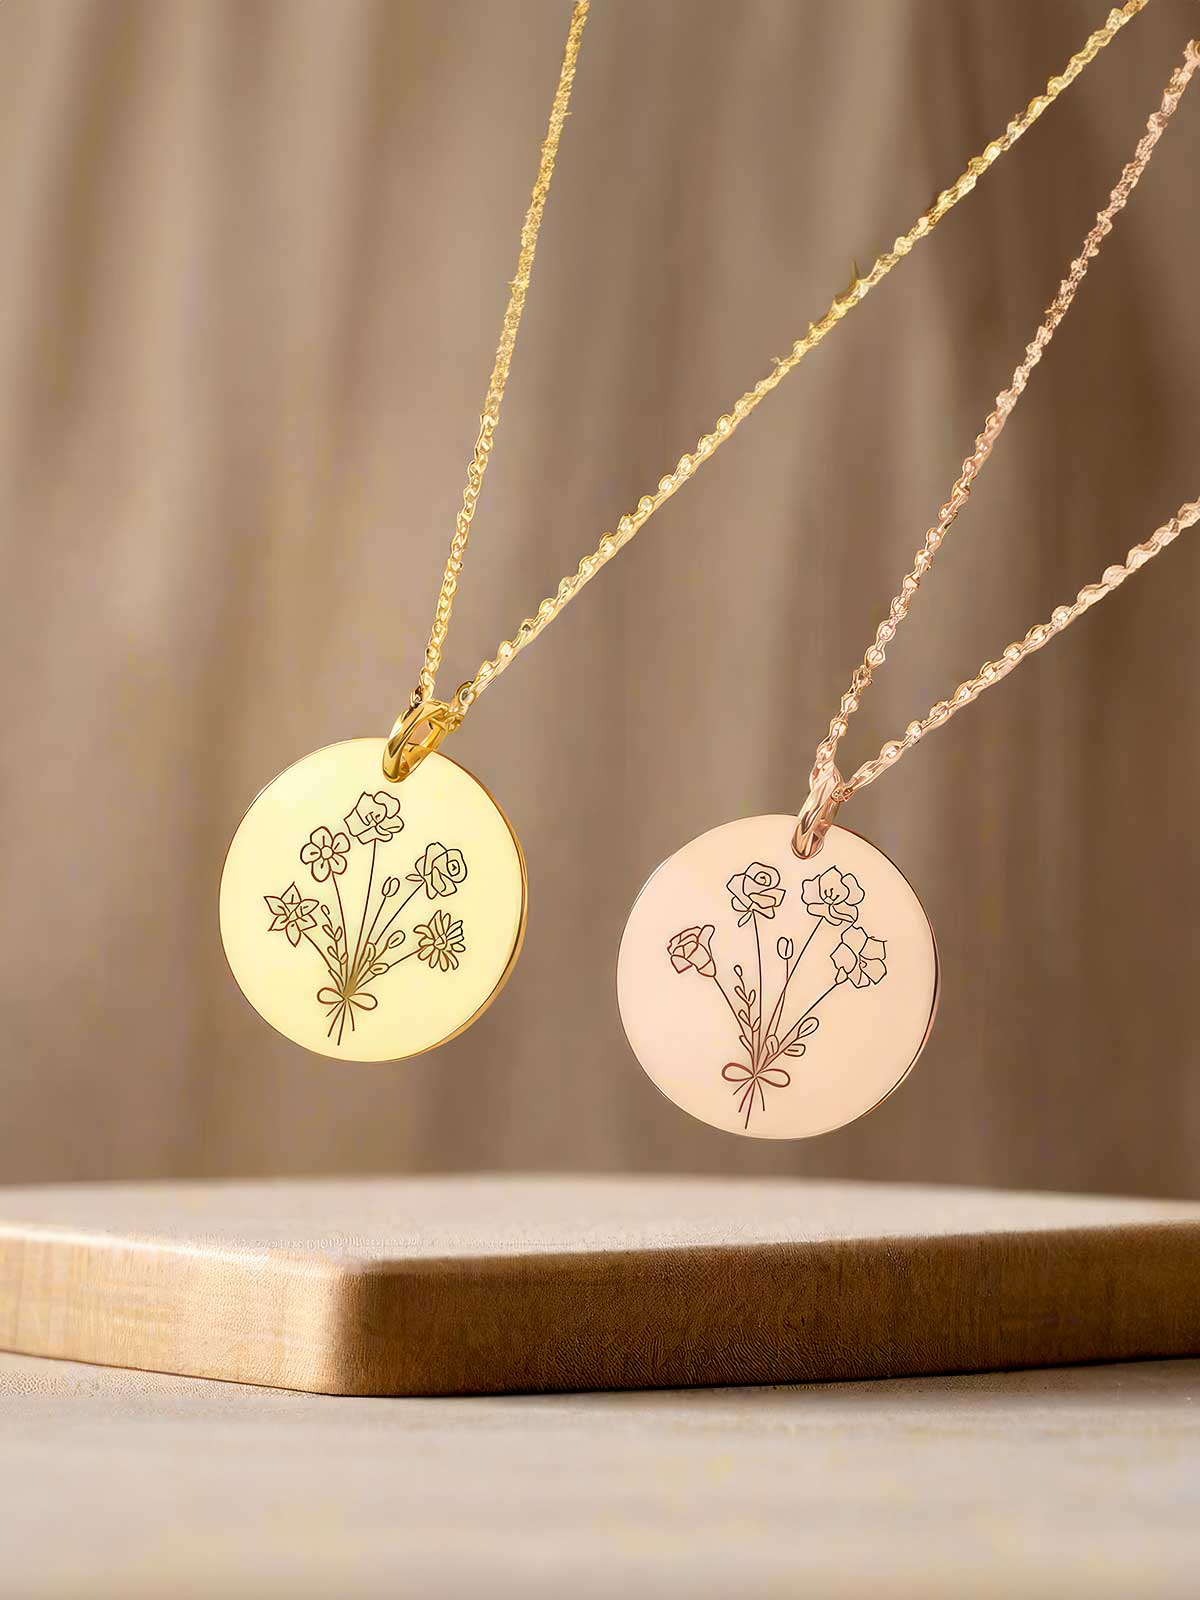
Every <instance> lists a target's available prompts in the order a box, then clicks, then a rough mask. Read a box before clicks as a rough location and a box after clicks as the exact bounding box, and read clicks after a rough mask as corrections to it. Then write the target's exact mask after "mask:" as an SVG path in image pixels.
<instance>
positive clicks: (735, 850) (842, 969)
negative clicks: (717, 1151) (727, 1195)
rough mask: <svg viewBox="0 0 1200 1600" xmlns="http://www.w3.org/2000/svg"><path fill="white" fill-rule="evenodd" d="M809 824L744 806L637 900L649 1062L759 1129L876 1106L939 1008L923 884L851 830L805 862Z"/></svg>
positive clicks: (714, 1116)
mask: <svg viewBox="0 0 1200 1600" xmlns="http://www.w3.org/2000/svg"><path fill="white" fill-rule="evenodd" d="M795 827H796V819H795V817H791V816H780V817H746V818H743V819H742V820H741V821H738V822H728V823H726V824H725V825H724V826H723V827H720V828H714V829H713V830H712V832H711V833H705V834H702V835H701V837H700V838H698V839H693V840H692V842H691V844H688V845H685V846H684V848H683V849H682V850H680V851H678V852H677V853H676V854H675V855H673V856H672V857H671V858H670V860H668V861H665V862H664V863H663V865H662V866H661V867H659V869H658V871H657V872H656V873H655V874H654V875H653V877H651V879H650V880H649V882H648V883H647V884H646V886H645V888H644V889H643V890H642V892H641V894H640V895H639V896H638V898H637V901H636V903H635V905H634V907H633V910H632V912H631V913H630V916H629V921H628V923H627V924H626V928H625V934H624V937H623V938H622V940H621V950H620V955H619V956H618V958H617V999H618V1003H619V1005H620V1008H621V1021H622V1023H623V1024H624V1027H625V1033H626V1035H627V1037H628V1039H629V1043H630V1045H631V1046H632V1047H633V1051H634V1054H635V1055H636V1056H637V1058H638V1060H639V1061H640V1062H641V1064H642V1066H643V1068H644V1069H645V1071H646V1073H647V1075H648V1076H649V1077H650V1078H652V1079H653V1081H654V1082H655V1083H656V1084H657V1085H658V1087H659V1088H660V1089H661V1090H662V1092H663V1093H664V1094H665V1095H666V1096H667V1098H668V1099H670V1100H673V1101H674V1102H675V1104H676V1105H677V1106H680V1107H682V1109H683V1110H684V1111H687V1112H690V1113H691V1115H692V1116H694V1117H699V1118H700V1120H701V1121H702V1122H708V1123H711V1124H712V1126H713V1127H714V1128H724V1129H726V1130H727V1131H728V1132H730V1133H741V1134H748V1135H750V1136H751V1137H753V1138H758V1139H804V1138H808V1137H809V1136H811V1135H813V1134H818V1133H828V1132H830V1131H831V1130H832V1129H834V1128H840V1127H841V1126H842V1125H843V1124H844V1123H847V1122H852V1121H853V1120H854V1119H855V1118H856V1117H861V1116H862V1115H863V1114H864V1113H865V1112H867V1111H871V1110H872V1109H873V1108H874V1107H875V1106H877V1105H878V1104H879V1103H880V1101H881V1100H883V1099H885V1098H886V1097H887V1096H888V1095H889V1094H890V1093H891V1092H892V1090H893V1089H894V1088H896V1086H897V1085H898V1084H899V1083H900V1082H901V1081H902V1080H903V1079H904V1078H905V1077H906V1076H907V1074H908V1072H909V1070H910V1068H911V1067H912V1066H913V1064H914V1062H915V1061H916V1059H917V1057H918V1056H919V1055H920V1054H921V1051H922V1049H923V1048H924V1045H925V1040H926V1039H927V1038H928V1037H929V1030H930V1028H931V1027H932V1026H933V1017H934V1012H935V1010H936V1008H937V992H938V959H937V945H936V944H935V942H934V937H933V929H932V928H931V927H930V925H929V919H928V918H927V917H926V915H925V912H924V910H923V909H922V906H921V902H920V901H919V900H918V899H917V897H916V895H915V894H914V892H913V890H912V887H911V886H910V884H909V882H908V880H907V879H906V878H905V877H904V876H903V874H902V873H900V872H899V871H898V870H897V868H896V867H894V866H893V865H892V863H891V862H890V861H889V860H888V858H887V857H886V856H885V855H884V854H883V853H882V852H881V851H879V850H877V849H876V848H875V846H874V845H872V844H868V843H867V841H866V840H865V839H860V838H859V836H858V835H857V834H856V833H850V832H849V831H848V830H847V829H845V828H838V827H833V828H830V830H829V832H828V833H827V834H826V835H825V841H824V843H823V845H822V847H821V849H820V850H819V851H818V853H817V854H816V855H815V856H813V857H812V858H811V859H810V860H808V861H801V860H800V858H799V857H798V856H797V855H796V854H795V853H794V852H793V850H792V844H791V841H792V835H793V833H794V831H795Z"/></svg>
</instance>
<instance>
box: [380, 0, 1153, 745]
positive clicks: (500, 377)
mask: <svg viewBox="0 0 1200 1600" xmlns="http://www.w3.org/2000/svg"><path fill="white" fill-rule="evenodd" d="M1146 4H1147V0H1125V3H1124V4H1123V5H1120V6H1118V7H1116V8H1115V9H1113V10H1111V11H1110V12H1109V14H1108V17H1107V20H1106V21H1105V23H1104V25H1103V27H1101V28H1098V29H1097V30H1096V31H1095V32H1094V33H1093V34H1091V35H1090V37H1089V38H1088V39H1087V40H1086V41H1085V42H1084V44H1083V46H1082V47H1081V48H1080V49H1079V50H1078V51H1076V53H1075V54H1074V55H1073V56H1072V57H1071V59H1070V60H1069V61H1068V62H1067V64H1066V66H1065V67H1064V68H1063V70H1062V71H1061V72H1060V73H1058V74H1057V75H1056V76H1055V77H1052V78H1051V79H1050V80H1049V82H1048V83H1047V84H1046V88H1045V90H1044V92H1043V93H1041V94H1039V95H1036V96H1035V97H1034V98H1033V99H1032V100H1031V101H1030V102H1029V104H1028V105H1027V106H1026V108H1025V110H1024V111H1023V112H1021V114H1020V115H1019V116H1016V117H1014V118H1013V119H1012V121H1010V122H1009V124H1008V126H1007V127H1006V128H1005V130H1004V132H1003V133H1002V134H1000V135H999V137H997V138H995V139H993V140H992V141H991V143H990V144H988V145H987V146H986V147H985V148H984V150H983V151H982V152H981V154H979V155H977V156H973V157H972V159H971V160H970V161H969V162H968V163H967V166H966V169H965V170H964V171H963V172H962V173H961V174H960V175H959V177H957V178H956V179H955V180H954V182H953V183H952V184H951V185H950V186H949V188H947V189H943V190H942V192H941V193H940V194H939V195H938V197H937V199H936V200H935V201H934V203H933V205H932V206H930V208H929V209H928V210H927V211H925V212H923V213H922V215H921V216H919V217H918V218H917V220H916V222H915V223H914V224H913V225H912V227H911V228H910V229H909V230H908V232H907V233H905V234H903V235H901V237H900V238H898V239H897V240H896V241H895V243H894V244H893V246H892V248H891V250H887V251H884V252H883V254H881V255H880V256H879V258H878V259H877V260H876V261H875V263H874V265H873V266H872V267H871V269H870V271H869V272H867V273H866V274H865V275H863V276H859V275H858V274H857V273H856V274H855V276H854V277H853V278H852V280H851V282H850V284H849V285H848V287H847V288H846V289H844V290H843V291H842V293H841V294H839V295H835V297H834V299H833V300H832V302H831V303H830V305H829V308H828V309H827V310H826V312H825V314H824V315H823V316H822V317H821V318H820V319H819V320H818V321H817V322H812V323H810V324H809V326H808V331H807V333H805V335H804V336H803V337H802V338H800V339H797V340H796V341H795V342H794V344H793V345H792V347H791V350H790V351H789V353H788V354H787V355H786V356H784V357H782V358H780V357H777V358H776V359H775V361H774V363H773V365H772V370H771V371H770V372H769V373H768V374H766V376H764V377H762V378H760V379H759V381H758V382H757V383H756V384H755V385H754V387H753V388H752V389H750V390H748V391H747V392H746V393H745V394H743V395H742V397H741V398H740V399H739V400H738V401H737V402H736V404H735V405H734V407H733V409H732V411H730V412H728V413H726V414H725V415H723V416H721V417H719V418H718V419H717V422H716V424H715V426H714V428H713V430H712V432H711V433H707V434H705V435H704V437H703V438H702V439H700V441H699V442H698V443H697V445H696V448H695V450H694V451H693V452H692V454H690V455H684V456H681V457H680V459H679V461H678V463H677V464H676V466H675V468H674V470H673V471H672V472H669V473H668V474H667V475H666V476H665V477H663V478H660V479H659V483H658V488H657V490H656V491H655V492H654V493H653V494H648V495H643V496H642V498H641V499H640V500H639V501H638V504H637V508H636V510H634V511H631V512H630V513H629V514H628V515H626V516H623V517H621V518H620V520H619V521H618V523H617V526H616V530H615V531H614V532H611V533H606V534H605V535H604V536H603V538H602V539H601V540H600V542H599V544H598V545H597V546H596V548H595V550H594V551H593V552H592V553H591V554H590V555H587V556H585V557H584V558H583V560H582V561H580V563H579V565H578V567H577V568H576V570H575V571H574V572H573V573H571V574H569V575H568V576H567V577H565V578H563V580H562V582H561V583H560V584H559V585H558V588H557V590H556V592H555V593H554V595H553V596H550V597H547V598H546V599H545V600H543V601H542V603H541V604H540V605H539V606H538V608H537V612H536V613H535V615H533V616H532V617H527V618H526V619H525V620H524V622H522V623H521V625H520V627H519V628H518V629H517V631H516V633H515V634H514V635H513V637H512V638H511V639H506V640H504V641H503V642H502V643H501V644H500V646H499V647H498V649H497V651H496V654H495V655H494V656H493V657H492V658H491V659H490V660H487V661H484V662H483V663H482V665H481V666H480V668H479V670H478V671H477V672H476V674H475V676H474V677H473V678H471V679H470V680H469V681H468V682H466V683H464V684H462V685H461V686H460V688H459V689H458V691H457V692H456V694H455V696H454V699H453V701H452V702H451V703H450V704H449V705H446V706H437V702H434V699H433V697H434V690H435V681H436V677H437V672H438V668H439V667H440V665H441V659H442V649H443V646H444V644H445V641H446V635H447V633H448V631H449V627H450V616H451V611H452V609H453V605H454V597H455V593H456V591H457V588H458V580H459V577H460V575H461V573H462V568H463V562H464V559H465V556H466V549H467V542H468V539H469V537H470V531H471V523H472V519H473V518H474V515H475V507H476V503H477V501H478V499H479V493H480V489H481V487H482V484H483V477H484V473H485V471H486V470H487V463H488V458H489V454H490V452H491V449H492V441H493V436H494V434H495V431H496V426H497V423H498V421H499V415H500V403H501V400H502V399H503V396H504V386H505V382H506V380H507V377H508V369H509V364H510V362H511V359H512V353H513V347H514V345H515V343H516V337H517V329H518V327H519V325H520V320H521V312H522V310H523V309H524V305H525V296H526V292H527V290H528V287H529V279H530V274H531V271H532V267H533V257H534V250H535V247H536V244H537V235H538V229H539V227H540V225H541V219H542V212H543V210H544V209H545V204H546V196H547V194H548V192H549V188H550V179H551V176H552V175H553V171H554V162H555V157H556V155H557V151H558V142H559V137H560V135H561V133H562V127H563V123H564V121H565V119H566V115H567V106H568V101H569V98H570V92H571V84H572V81H573V79H574V74H575V64H576V61H577V58H578V55H579V47H580V43H581V40H582V35H583V27H584V23H585V21H586V18H587V10H588V5H587V0H577V3H576V5H575V8H574V11H573V13H572V17H571V26H570V32H569V33H568V37H567V48H566V53H565V55H564V57H563V65H562V71H561V73H560V76H559V83H558V89H557V92H556V94H555V97H554V104H553V107H552V109H551V114H550V126H549V130H548V132H547V135H546V140H545V143H544V144H543V146H542V153H541V161H540V163H539V167H538V175H537V181H536V183H535V184H534V189H533V196H532V199H531V201H530V205H529V210H528V212H527V214H526V217H525V225H524V227H523V228H522V231H521V250H520V255H519V257H518V262H517V271H516V276H515V277H514V279H513V282H512V286H511V288H512V292H511V297H510V299H509V303H508V309H507V311H506V312H505V315H504V323H503V328H502V332H501V337H500V345H499V348H498V349H497V351H496V361H495V366H494V368H493V371H492V379H491V383H490V384H489V386H488V392H487V397H486V400H485V402H484V409H483V415H482V417H481V419H480V427H479V437H478V439H477V441H476V444H475V450H474V453H473V455H472V457H471V462H470V465H469V466H468V468H467V484H466V488H465V489H464V491H463V501H462V507H461V509H460V511H459V514H458V517H457V519H456V522H455V529H454V537H453V539H452V540H451V544H450V554H449V557H448V559H447V562H446V570H445V574H444V576H443V579H442V587H441V592H440V594H439V596H438V602H437V608H436V611H435V615H434V622H433V628H432V630H431V632H430V636H429V643H428V645H427V647H426V650H425V660H424V664H423V666H422V668H421V672H420V676H419V679H418V687H417V689H416V690H415V691H414V693H413V707H414V711H419V710H420V708H421V707H422V706H427V705H431V704H432V705H435V706H437V712H436V715H437V718H438V726H437V731H438V737H441V736H442V735H443V734H444V733H445V732H447V731H449V730H450V729H451V728H453V727H457V726H458V724H459V723H460V722H461V721H462V718H463V717H464V716H465V715H466V712H467V711H468V709H469V708H470V707H471V705H472V704H473V703H474V702H475V700H476V699H477V698H478V696H479V695H481V694H482V693H483V691H484V690H485V689H486V688H487V687H488V685H489V684H490V683H493V682H494V681H495V680H496V678H498V677H499V676H500V674H501V673H502V672H504V671H505V669H506V668H507V667H508V666H510V665H511V663H512V662H513V661H514V660H515V659H516V657H517V656H518V655H519V654H520V652H521V651H522V650H524V649H525V647H526V645H528V644H531V643H532V642H533V640H534V639H536V638H537V637H538V636H539V634H540V633H541V632H542V630H543V629H544V628H545V627H546V625H547V624H548V623H550V622H552V621H553V620H554V618H555V617H557V616H559V615H560V614H561V612H562V611H563V609H564V608H565V607H566V606H567V605H568V604H569V603H570V602H571V601H572V600H573V599H574V598H575V596H576V595H577V594H578V593H579V592H580V591H581V590H582V589H583V588H584V587H585V586H586V585H587V584H588V583H590V582H591V580H592V579H593V578H594V577H595V575H596V573H597V572H599V570H600V568H601V567H603V566H604V565H605V564H606V563H607V562H609V561H610V560H611V559H612V558H613V556H615V555H616V554H617V552H618V551H619V550H621V549H623V548H624V547H625V545H627V544H628V543H629V541H630V540H631V539H632V538H633V537H634V535H635V534H636V533H637V532H638V531H639V530H640V529H641V528H643V527H644V526H645V525H646V523H647V522H648V521H649V520H650V518H651V517H652V516H653V515H654V513H655V512H656V511H657V510H658V508H659V507H660V506H661V505H662V504H663V503H664V502H665V501H667V500H669V499H670V498H671V496H672V495H673V494H675V493H676V492H677V491H678V490H679V489H681V488H682V487H683V485H684V484H685V483H687V482H688V481H689V480H690V479H691V478H693V477H694V476H695V475H696V473H697V472H698V471H699V470H700V468H701V467H702V466H703V464H704V462H705V461H707V460H708V459H709V458H710V457H711V456H713V455H715V454H716V452H717V450H719V449H720V447H721V445H722V444H724V443H725V441H726V440H727V439H729V438H730V437H731V436H732V434H733V433H734V432H735V431H736V430H737V428H738V427H739V426H740V425H741V424H742V423H743V422H744V421H745V420H746V418H747V417H748V416H749V415H750V413H751V412H752V411H754V410H755V409H756V407H757V406H758V405H759V403H760V402H761V401H762V400H764V399H765V398H766V396H767V395H768V394H770V393H771V392H772V390H774V389H776V388H777V387H778V386H779V384H780V383H781V382H782V381H783V379H784V378H785V377H786V376H787V374H788V373H789V372H791V371H792V370H793V368H795V367H796V366H798V365H799V363H800V362H801V361H802V360H803V359H804V357H805V356H806V355H808V354H809V352H810V351H812V350H815V349H816V347H817V345H819V344H820V343H821V341H822V340H823V339H824V338H825V337H826V335H827V334H828V333H829V332H831V330H832V329H833V328H835V327H836V326H837V325H838V323H839V322H840V321H841V320H842V318H843V317H844V316H845V315H846V313H847V312H848V311H850V310H851V309H852V308H853V307H854V306H856V305H857V304H858V303H859V302H860V301H861V300H864V299H865V298H866V296H867V295H868V294H869V293H870V291H871V290H872V289H873V288H874V287H875V286H876V285H877V284H879V283H881V282H882V280H883V279H884V278H885V277H886V276H887V275H888V273H889V272H890V271H891V270H892V268H893V267H894V266H895V265H896V264H897V263H898V262H899V261H901V260H903V258H904V257H905V256H907V255H908V254H909V252H910V251H911V250H912V248H913V246H914V245H915V244H917V242H918V241H919V240H921V239H924V238H926V237H927V236H928V235H929V234H930V233H932V232H933V230H934V228H935V227H936V226H937V224H938V223H939V222H940V221H941V219H942V218H943V217H944V216H946V214H947V213H948V212H949V211H951V210H952V209H953V208H954V207H955V206H956V205H957V204H958V202H959V201H960V200H961V199H962V198H963V197H964V196H965V195H968V194H970V192H971V190H972V189H973V188H974V187H975V185H976V183H977V182H978V180H979V179H980V178H981V177H982V176H983V174H984V173H985V172H987V171H988V169H989V168H990V167H991V166H992V165H993V164H994V163H995V162H996V161H998V160H999V158H1000V157H1001V156H1002V155H1003V154H1004V153H1005V152H1006V151H1007V150H1011V149H1012V147H1013V145H1014V144H1016V142H1017V140H1018V139H1019V138H1020V137H1021V136H1022V134H1024V133H1026V132H1027V131H1028V129H1029V128H1031V127H1032V126H1033V124H1034V123H1035V122H1036V121H1037V120H1038V118H1039V117H1040V116H1041V115H1042V113H1043V112H1044V111H1046V110H1047V108H1048V107H1049V106H1051V105H1053V103H1054V101H1055V100H1056V99H1057V98H1058V96H1059V95H1060V94H1061V93H1062V92H1063V90H1064V89H1065V88H1067V86H1068V85H1069V84H1071V83H1073V82H1074V81H1075V79H1076V78H1077V77H1078V76H1079V74H1080V73H1081V72H1082V71H1083V69H1084V67H1086V66H1087V65H1088V63H1089V62H1091V61H1093V60H1094V59H1095V58H1096V56H1097V55H1098V54H1099V53H1100V51H1101V50H1102V49H1103V48H1104V47H1105V45H1107V44H1108V43H1109V41H1110V40H1112V39H1113V38H1115V37H1116V35H1117V34H1118V33H1119V32H1120V30H1121V29H1122V28H1123V27H1124V26H1125V24H1126V23H1127V22H1129V21H1130V20H1131V19H1132V18H1133V17H1135V16H1136V15H1137V14H1138V12H1140V11H1141V10H1143V9H1144V7H1145V5H1146ZM401 720H402V719H397V727H399V726H400V721H401Z"/></svg>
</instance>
